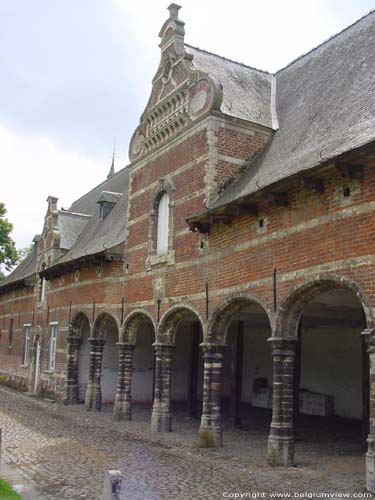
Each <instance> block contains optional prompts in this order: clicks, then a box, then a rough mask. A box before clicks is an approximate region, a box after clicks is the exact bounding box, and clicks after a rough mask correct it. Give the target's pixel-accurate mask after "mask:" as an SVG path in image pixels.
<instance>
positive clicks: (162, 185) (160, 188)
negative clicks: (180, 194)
mask: <svg viewBox="0 0 375 500" xmlns="http://www.w3.org/2000/svg"><path fill="white" fill-rule="evenodd" d="M163 193H167V194H168V197H169V203H170V204H171V203H174V198H175V197H174V193H175V186H174V184H173V182H172V180H171V179H170V178H163V179H159V181H158V183H157V185H156V187H155V188H154V189H153V190H152V191H151V195H150V209H151V213H156V212H157V209H158V205H159V201H160V198H161V197H162V195H163Z"/></svg>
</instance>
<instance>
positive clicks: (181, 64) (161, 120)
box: [129, 3, 223, 162]
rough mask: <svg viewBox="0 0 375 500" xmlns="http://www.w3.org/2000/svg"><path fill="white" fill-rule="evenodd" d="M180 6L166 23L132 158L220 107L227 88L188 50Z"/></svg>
mask: <svg viewBox="0 0 375 500" xmlns="http://www.w3.org/2000/svg"><path fill="white" fill-rule="evenodd" d="M180 8H181V7H180V6H179V5H176V4H175V3H172V4H171V5H170V6H169V7H168V10H169V17H168V19H167V20H166V21H165V23H164V24H163V26H162V28H161V30H160V33H159V36H160V38H161V42H160V45H159V47H160V49H161V57H160V63H159V67H158V69H157V71H156V74H155V76H154V78H153V80H152V91H151V95H150V98H149V100H148V103H147V106H146V109H145V110H144V112H143V113H142V116H141V119H140V123H139V125H138V127H137V129H136V130H135V132H134V134H133V137H132V139H131V142H130V146H129V158H130V161H132V162H133V161H136V160H138V159H140V158H142V157H143V156H145V155H147V154H150V153H152V152H153V151H155V150H156V149H157V148H158V147H160V146H162V145H163V144H165V143H166V142H168V141H170V140H172V139H173V138H174V137H175V136H176V135H177V134H179V133H180V132H181V131H182V130H183V129H184V128H186V127H187V126H188V125H189V124H190V123H191V122H192V121H193V120H196V119H199V118H201V117H202V116H204V115H206V114H208V113H209V112H210V111H211V110H212V109H216V110H218V109H220V105H221V102H222V99H223V91H222V88H221V86H220V85H219V83H218V82H217V81H216V80H215V79H214V78H212V77H210V75H208V74H207V73H204V72H202V71H200V70H197V69H196V68H194V66H193V64H192V60H193V55H192V54H191V53H190V52H189V51H188V50H185V45H184V36H185V29H184V26H185V23H184V22H183V21H181V20H180V19H179V17H178V11H179V10H180Z"/></svg>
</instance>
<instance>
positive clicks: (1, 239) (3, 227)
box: [0, 202, 18, 279]
mask: <svg viewBox="0 0 375 500" xmlns="http://www.w3.org/2000/svg"><path fill="white" fill-rule="evenodd" d="M6 213H7V211H6V208H5V205H4V203H2V202H0V266H4V267H5V269H6V270H7V271H10V270H11V268H12V266H14V265H15V264H16V263H17V259H18V254H17V250H16V247H15V245H14V241H13V240H12V238H11V237H10V233H11V232H12V230H13V225H12V224H11V223H10V222H9V221H8V219H6V218H5V214H6ZM0 279H1V275H0Z"/></svg>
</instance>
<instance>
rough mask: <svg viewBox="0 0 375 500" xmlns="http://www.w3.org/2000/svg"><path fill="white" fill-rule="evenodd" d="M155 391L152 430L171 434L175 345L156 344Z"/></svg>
mask: <svg viewBox="0 0 375 500" xmlns="http://www.w3.org/2000/svg"><path fill="white" fill-rule="evenodd" d="M154 347H155V391H154V405H153V407H152V416H151V430H152V431H154V432H171V430H172V422H171V420H172V419H171V410H170V399H171V369H172V351H173V347H174V346H173V345H170V344H159V343H155V344H154Z"/></svg>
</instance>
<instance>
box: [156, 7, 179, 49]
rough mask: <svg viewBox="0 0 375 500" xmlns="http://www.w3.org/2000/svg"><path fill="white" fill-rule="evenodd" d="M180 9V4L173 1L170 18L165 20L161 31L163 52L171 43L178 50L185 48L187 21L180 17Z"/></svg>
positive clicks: (169, 8)
mask: <svg viewBox="0 0 375 500" xmlns="http://www.w3.org/2000/svg"><path fill="white" fill-rule="evenodd" d="M180 9H181V7H180V5H177V4H175V3H171V4H170V6H169V7H168V10H169V18H168V19H167V20H166V21H165V23H164V24H163V26H162V28H161V30H160V33H159V37H160V38H161V43H160V48H161V50H162V52H164V50H165V49H166V48H167V47H169V46H170V45H174V47H175V49H176V50H177V52H181V51H183V49H184V36H185V29H184V26H185V23H184V22H183V21H181V19H179V18H178V11H179V10H180Z"/></svg>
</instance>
